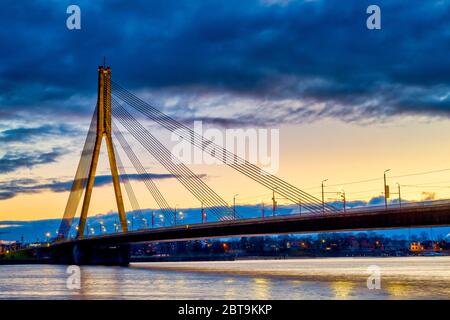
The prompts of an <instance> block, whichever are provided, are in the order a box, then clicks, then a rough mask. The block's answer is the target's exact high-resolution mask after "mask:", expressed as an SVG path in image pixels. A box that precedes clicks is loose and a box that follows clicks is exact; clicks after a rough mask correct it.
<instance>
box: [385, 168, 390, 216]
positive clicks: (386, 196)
mask: <svg viewBox="0 0 450 320" xmlns="http://www.w3.org/2000/svg"><path fill="white" fill-rule="evenodd" d="M389 171H391V169H387V170H384V173H383V180H384V208H385V209H387V199H388V198H389V186H388V185H387V184H386V172H389Z"/></svg>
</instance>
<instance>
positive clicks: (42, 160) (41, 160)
mask: <svg viewBox="0 0 450 320" xmlns="http://www.w3.org/2000/svg"><path fill="white" fill-rule="evenodd" d="M64 153H65V150H63V149H61V148H54V149H53V150H51V151H47V152H36V151H32V152H27V151H9V152H6V153H5V154H4V155H3V156H2V157H1V158H0V174H5V173H9V172H13V171H16V170H18V169H22V168H33V167H35V166H37V165H43V164H48V163H53V162H56V161H57V159H58V158H59V157H61V156H62V155H64Z"/></svg>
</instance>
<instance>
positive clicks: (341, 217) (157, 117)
mask: <svg viewBox="0 0 450 320" xmlns="http://www.w3.org/2000/svg"><path fill="white" fill-rule="evenodd" d="M133 113H134V114H136V113H138V114H140V115H141V116H144V117H146V118H148V119H149V120H151V121H153V122H154V123H156V124H158V125H160V126H161V127H163V128H164V129H166V130H168V131H169V132H171V133H176V134H177V135H179V136H180V138H182V139H184V140H185V141H188V142H189V143H191V144H192V145H193V146H195V147H196V148H199V149H200V150H201V151H202V152H204V153H206V154H208V155H210V156H212V157H214V158H216V159H217V160H219V161H221V162H223V163H224V164H226V165H228V166H229V167H231V168H232V169H234V170H236V171H237V172H240V173H241V174H243V175H245V176H246V177H248V178H249V179H251V180H253V181H255V182H257V183H259V184H261V185H262V186H264V187H265V188H267V189H268V190H270V191H271V192H272V193H273V199H272V200H273V210H274V211H275V207H276V200H275V194H277V195H278V196H280V197H283V198H284V199H286V200H288V201H290V202H291V203H293V204H296V205H298V206H299V207H301V209H302V211H301V212H302V214H301V215H291V216H273V217H261V218H253V219H242V217H241V216H240V215H239V214H238V213H237V212H236V211H235V210H234V209H233V208H232V207H231V206H230V205H229V204H228V203H227V202H226V201H225V200H224V199H223V198H222V197H221V196H220V195H219V194H218V193H217V192H216V191H214V190H213V189H212V188H211V187H210V186H209V185H208V184H207V183H206V182H205V181H204V180H203V179H202V177H200V176H198V175H196V174H195V173H194V172H193V171H192V170H191V169H189V168H188V166H187V165H186V164H184V163H183V162H181V161H179V160H177V159H176V158H175V157H174V156H173V155H172V153H171V151H170V150H169V149H168V148H167V147H166V146H165V145H164V143H162V142H161V141H160V140H159V139H158V138H157V137H156V136H155V135H154V134H152V132H151V131H149V130H148V129H147V128H146V127H145V126H144V125H142V124H141V123H140V122H139V121H138V120H137V118H136V116H134V115H133ZM124 132H126V133H127V134H128V135H130V136H132V137H133V138H134V140H135V142H138V143H139V144H140V145H141V146H142V147H143V148H144V149H145V150H146V151H147V152H148V154H149V156H151V157H152V158H154V159H155V160H157V161H158V162H159V163H160V164H161V165H162V166H163V167H164V168H165V169H166V170H167V171H168V172H170V174H172V176H173V177H175V178H176V180H177V181H178V182H179V183H180V184H181V185H182V186H183V187H184V188H186V190H188V191H189V193H191V195H192V196H193V197H194V198H195V199H196V200H197V201H198V203H199V204H200V205H201V208H202V212H201V215H202V222H204V219H203V216H204V215H206V214H207V215H208V222H207V223H206V222H205V223H201V224H196V225H177V223H176V219H177V212H176V209H174V207H173V206H172V205H171V204H170V200H169V199H168V198H167V197H166V196H165V195H163V193H162V192H161V191H160V189H159V188H158V186H157V183H155V181H153V179H152V174H151V172H148V170H147V169H145V167H144V165H143V163H142V162H141V160H140V159H139V157H138V155H137V154H136V152H134V151H133V149H132V148H131V144H130V142H129V141H127V139H126V136H125V135H124ZM103 138H104V139H105V140H106V147H107V151H108V159H109V164H110V169H111V176H112V180H113V186H114V193H115V200H116V204H117V211H118V215H119V220H120V227H121V232H117V233H114V234H108V235H102V236H95V237H94V236H90V237H87V236H86V235H85V233H86V227H87V225H86V222H87V217H88V212H89V206H90V201H91V195H92V190H93V187H94V182H95V175H96V170H97V165H98V161H99V154H100V148H101V145H102V141H103ZM116 142H117V143H116ZM117 148H121V149H122V150H123V152H124V154H125V155H126V157H127V158H128V160H129V161H130V162H131V163H132V165H133V167H134V168H135V170H136V172H137V173H138V174H139V175H140V176H142V177H143V182H144V184H145V186H146V188H147V189H148V191H149V193H150V195H151V196H152V198H153V199H154V200H155V203H156V204H157V205H158V206H159V208H160V210H161V213H162V215H163V216H164V220H165V221H173V225H172V226H168V227H160V228H147V229H144V230H139V231H128V225H127V219H126V213H125V208H124V204H123V194H122V189H121V184H122V185H123V186H124V189H125V193H126V195H127V197H128V198H129V201H130V203H131V206H132V208H133V211H135V212H139V211H140V210H141V208H140V206H139V203H138V199H137V197H136V195H135V193H134V190H133V188H132V186H131V184H130V181H129V178H128V175H127V173H126V172H125V168H124V166H123V162H122V160H121V159H120V158H119V153H118V152H117ZM80 205H81V214H80V219H79V223H78V225H74V221H75V219H74V218H75V216H76V214H77V212H78V209H79V207H80ZM439 225H440V226H442V225H450V203H446V202H444V203H435V204H432V205H427V206H420V205H414V204H413V205H404V206H402V207H399V208H381V209H380V208H372V209H369V210H367V209H364V210H348V211H345V209H344V210H340V209H337V208H335V207H333V206H331V205H329V204H327V203H326V202H325V201H324V200H323V198H322V199H317V198H316V197H314V196H312V195H310V194H309V193H307V192H305V191H303V190H301V189H300V188H298V187H296V186H294V185H292V184H290V183H288V182H286V181H284V180H283V179H281V178H279V177H277V176H275V175H273V174H271V173H269V172H266V171H264V170H263V169H261V168H259V167H258V166H257V165H255V164H252V163H250V162H249V161H247V160H245V159H243V158H241V157H239V156H238V155H236V154H234V153H233V152H231V151H229V150H227V149H226V148H224V147H222V146H220V145H218V144H216V143H214V142H213V141H211V140H208V139H206V138H205V137H203V136H201V135H200V134H198V133H196V132H194V131H193V130H192V129H190V128H189V127H187V126H185V125H183V124H182V123H180V122H178V121H176V120H175V119H173V118H172V117H170V116H168V115H166V114H164V113H163V112H161V111H159V110H158V109H157V108H155V107H154V106H152V105H151V104H149V103H146V102H145V101H143V100H141V99H140V98H138V97H137V96H135V95H134V94H133V93H131V92H130V91H128V90H126V89H125V88H124V87H122V86H121V85H119V84H118V83H116V82H114V81H112V79H111V69H110V68H109V67H106V66H100V67H99V68H98V100H97V105H96V107H95V111H94V114H93V116H92V120H91V124H90V127H89V131H88V134H87V137H86V140H85V144H84V147H83V151H82V153H81V158H80V161H79V164H78V167H77V171H76V174H75V178H74V181H73V185H72V188H71V192H70V195H69V199H68V202H67V205H66V208H65V211H64V216H63V218H62V221H61V225H60V227H59V231H58V237H57V241H56V242H55V243H52V244H49V245H48V246H46V247H42V248H38V249H33V250H35V253H36V252H37V254H38V255H39V256H45V257H47V258H48V259H49V261H51V262H53V263H77V264H127V263H128V246H129V244H130V243H134V242H144V241H170V240H186V239H201V238H213V237H231V236H241V235H264V234H282V233H300V232H321V231H340V230H363V229H364V230H366V229H383V228H402V227H411V226H439ZM73 231H76V237H75V238H71V237H70V234H71V233H73Z"/></svg>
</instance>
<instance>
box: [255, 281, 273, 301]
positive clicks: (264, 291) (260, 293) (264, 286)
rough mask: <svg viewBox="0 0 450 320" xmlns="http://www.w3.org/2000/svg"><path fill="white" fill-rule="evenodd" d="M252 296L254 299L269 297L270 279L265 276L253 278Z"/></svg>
mask: <svg viewBox="0 0 450 320" xmlns="http://www.w3.org/2000/svg"><path fill="white" fill-rule="evenodd" d="M253 283H254V285H253V290H254V293H253V296H254V297H255V299H261V300H267V299H269V298H270V280H269V279H267V278H255V279H254V280H253Z"/></svg>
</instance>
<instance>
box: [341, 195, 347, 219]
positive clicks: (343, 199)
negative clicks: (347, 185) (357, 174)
mask: <svg viewBox="0 0 450 320" xmlns="http://www.w3.org/2000/svg"><path fill="white" fill-rule="evenodd" d="M341 197H342V202H343V205H344V213H345V212H346V210H347V209H346V205H347V201H346V199H345V191H344V190H342V191H341Z"/></svg>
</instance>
